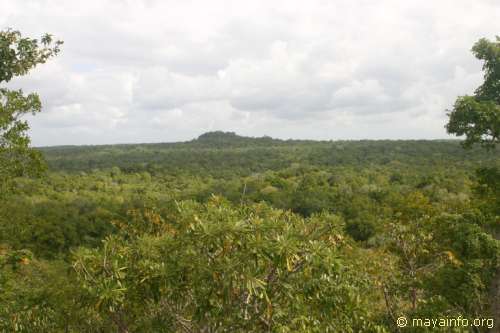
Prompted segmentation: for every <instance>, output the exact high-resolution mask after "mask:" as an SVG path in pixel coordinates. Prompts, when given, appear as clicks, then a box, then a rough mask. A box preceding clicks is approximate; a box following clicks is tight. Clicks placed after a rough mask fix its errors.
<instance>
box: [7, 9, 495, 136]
mask: <svg viewBox="0 0 500 333" xmlns="http://www.w3.org/2000/svg"><path fill="white" fill-rule="evenodd" d="M0 11H1V12H2V13H3V15H2V16H1V17H0V27H12V28H15V29H19V30H21V31H22V32H23V33H24V34H25V35H29V36H40V35H41V34H42V33H44V32H50V33H53V34H54V35H56V36H57V37H59V38H61V39H63V40H64V41H65V44H64V47H63V51H62V52H61V54H60V55H59V56H58V57H57V58H56V59H53V60H51V61H50V62H48V63H47V64H44V65H41V66H39V67H38V68H37V69H35V70H34V71H33V72H32V73H30V74H29V75H28V76H25V77H22V78H18V79H15V80H13V81H12V82H11V83H10V84H9V85H10V86H11V87H22V88H23V89H24V90H25V91H37V92H39V93H40V96H41V97H42V100H43V103H44V111H43V112H42V113H41V114H39V115H37V116H36V117H33V118H30V122H31V124H32V137H33V142H34V144H36V145H56V144H74V143H77V144H84V143H88V144H97V143H115V142H148V141H176V140H186V139H191V138H193V137H195V136H197V135H199V134H201V133H202V132H204V131H207V130H215V129H220V130H231V131H237V132H239V133H242V134H246V135H264V134H267V135H271V136H276V137H281V138H290V137H292V138H314V139H341V138H343V139H349V138H443V137H446V133H445V131H444V128H443V126H444V123H445V121H446V117H445V110H446V108H449V107H450V106H451V105H452V104H453V101H454V99H455V98H456V96H457V95H463V94H466V93H472V92H473V90H474V88H475V87H476V86H477V85H479V84H480V82H481V79H482V75H481V64H480V62H478V61H476V60H475V59H474V57H473V56H472V54H471V53H470V48H471V46H472V44H473V43H474V42H475V41H476V40H477V39H479V38H481V37H487V38H492V37H494V34H495V33H498V31H499V30H500V29H499V28H500V23H499V22H500V4H498V3H497V2H496V1H490V0H478V1H474V2H470V1H466V0H458V1H451V0H444V1H431V0H423V1H396V0H381V1H377V2H373V1H367V0H363V1H355V2H353V1H347V0H339V1H335V2H333V1H324V0H316V1H308V2H294V1H292V2H290V1H281V0H277V1H272V2H269V1H263V0H258V1H252V2H248V1H231V2H228V1H222V0H214V1H210V2H204V1H196V0H187V1H182V2H179V1H173V0H168V1H156V0H108V1H98V0H89V1H85V2H68V1H63V0H39V1H31V0H30V1H15V0H4V1H2V3H1V4H0Z"/></svg>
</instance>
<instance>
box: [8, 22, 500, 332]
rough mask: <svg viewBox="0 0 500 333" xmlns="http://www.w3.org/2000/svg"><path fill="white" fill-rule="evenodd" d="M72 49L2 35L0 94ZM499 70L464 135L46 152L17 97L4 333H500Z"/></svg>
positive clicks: (461, 104) (217, 137)
mask: <svg viewBox="0 0 500 333" xmlns="http://www.w3.org/2000/svg"><path fill="white" fill-rule="evenodd" d="M481 43H483V44H481ZM484 43H486V44H484ZM60 45H61V43H58V42H54V41H53V40H52V39H51V37H50V36H45V37H44V38H42V39H41V41H40V42H39V41H37V40H32V39H29V38H28V39H26V38H24V39H23V37H21V35H20V33H18V32H15V31H10V30H9V31H6V32H2V33H1V34H0V47H1V48H4V51H5V49H6V50H7V51H5V52H3V51H2V52H3V53H0V54H2V56H5V55H7V56H10V57H11V58H9V59H11V61H10V62H9V61H5V62H0V82H2V81H9V80H10V78H12V76H15V75H24V74H25V73H26V72H27V71H28V70H29V69H30V68H32V67H34V66H35V65H37V64H40V63H43V62H45V61H46V60H47V59H48V58H50V57H52V56H53V55H55V54H56V53H57V52H58V51H59V46H60ZM481 45H483V46H485V47H486V49H487V50H490V51H491V50H492V51H491V52H493V54H494V55H496V58H494V57H493V58H491V59H497V60H498V59H500V57H499V56H498V55H499V54H500V52H499V51H498V49H499V46H498V41H497V43H496V44H495V43H490V42H488V41H485V40H481V41H480V42H478V44H477V45H476V46H475V47H476V51H477V52H476V53H477V55H478V57H481V54H482V53H480V51H482V50H483V49H481V48H480V47H481ZM16 47H17V50H18V53H16V52H13V53H11V52H10V51H8V50H11V49H12V48H16ZM488 47H489V49H488ZM495 47H496V49H495ZM1 48H0V50H2V49H1ZM19 59H20V60H19ZM480 59H482V58H480ZM488 59H489V58H488ZM18 60H19V61H18ZM498 68H500V67H499V66H498V62H497V63H496V67H493V69H492V70H488V69H487V71H486V76H485V85H484V86H483V87H482V88H484V89H482V90H481V89H479V90H478V92H477V93H476V95H475V96H472V97H467V96H465V97H460V98H459V99H457V102H456V104H455V106H454V108H453V110H452V111H451V112H450V122H449V123H448V125H447V130H448V132H449V133H452V134H457V135H466V140H465V141H458V140H456V141H455V140H429V141H425V140H419V141H388V140H384V141H307V140H278V139H273V138H271V137H262V138H250V137H243V136H239V135H237V134H235V133H231V132H210V133H205V134H202V135H201V136H199V137H198V138H197V139H194V140H192V141H189V142H180V143H157V144H129V145H102V146H59V147H47V148H39V149H32V148H30V146H29V137H28V136H27V135H26V130H27V128H28V126H27V123H26V122H24V121H23V120H21V118H20V117H19V115H20V114H23V113H29V112H38V111H40V107H41V106H40V101H39V98H38V96H37V95H33V94H32V95H28V96H25V95H23V93H22V92H21V91H10V90H8V89H0V97H1V98H0V102H1V103H0V109H1V111H2V114H1V115H2V117H0V139H1V140H0V157H1V159H0V177H1V178H0V180H1V182H0V190H1V192H0V202H1V204H0V291H1V292H0V331H1V332H96V333H97V332H120V333H125V332H185V333H195V332H200V333H201V332H204V333H209V332H210V333H212V332H214V333H215V332H283V333H285V332H318V333H319V332H402V331H407V332H425V331H442V332H487V331H488V330H492V331H495V329H498V328H497V327H496V326H495V324H497V323H495V322H494V320H496V319H498V315H499V311H500V304H499V299H500V285H499V281H500V271H499V264H500V260H499V255H500V241H499V240H498V238H499V235H500V221H499V216H500V192H499V190H500V172H499V170H500V152H499V151H498V149H497V148H496V144H497V143H498V133H499V131H498V129H499V125H498V124H499V123H500V121H499V120H500V117H499V110H500V109H499V108H498V104H500V97H499V96H500V95H499V90H498V80H497V81H491V80H490V81H488V80H489V79H490V77H491V75H493V74H495V75H497V74H498V73H497V72H495V70H497V71H498ZM491 73H493V74H491ZM490 74H491V75H490ZM489 75H490V76H489ZM496 77H498V75H497V76H496ZM488 82H490V83H491V82H493V83H494V87H496V88H495V89H496V90H495V89H493V90H491V89H489V90H488V89H486V88H488V87H489V86H488ZM495 94H496V95H495ZM492 99H493V100H494V101H495V102H491V100H492ZM495 103H496V104H495ZM471 123H472V124H473V125H470V124H471ZM464 147H465V148H468V149H464ZM415 319H417V320H420V325H415V321H414V320H415ZM426 320H429V321H426ZM431 320H433V321H432V322H431ZM436 321H438V322H437V323H436ZM442 321H445V322H444V323H443V322H442ZM418 323H419V322H418V321H417V324H418ZM498 324H500V323H498Z"/></svg>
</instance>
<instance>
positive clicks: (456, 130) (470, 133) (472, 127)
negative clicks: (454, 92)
mask: <svg viewBox="0 0 500 333" xmlns="http://www.w3.org/2000/svg"><path fill="white" fill-rule="evenodd" d="M472 52H473V53H474V55H475V56H476V58H478V59H480V60H483V61H484V64H483V71H484V83H483V84H482V85H481V86H480V87H478V88H477V89H476V91H475V94H474V95H473V96H460V97H458V98H457V100H456V102H455V105H454V106H453V110H452V111H451V112H450V113H449V114H448V115H449V117H450V120H449V122H448V124H447V125H446V130H447V131H448V133H450V134H455V135H457V136H462V135H465V137H466V138H465V141H464V143H463V145H464V146H465V147H471V146H472V145H473V144H476V143H477V144H480V145H481V146H483V147H486V148H488V149H490V148H494V147H495V145H496V144H497V143H498V141H499V140H500V37H498V36H497V37H496V41H489V40H487V39H484V38H483V39H480V40H479V41H478V42H477V43H476V44H474V47H473V48H472Z"/></svg>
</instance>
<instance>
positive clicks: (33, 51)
mask: <svg viewBox="0 0 500 333" xmlns="http://www.w3.org/2000/svg"><path fill="white" fill-rule="evenodd" d="M61 44H62V42H61V41H54V40H53V39H52V36H51V35H48V34H46V35H44V36H43V37H42V38H41V39H40V40H38V39H32V38H28V37H23V36H22V35H21V33H20V32H19V31H15V30H10V29H8V30H4V31H0V193H4V192H5V188H6V186H7V185H8V183H9V181H10V179H11V178H12V177H16V176H22V175H30V174H36V173H38V172H39V171H41V170H42V169H43V163H42V159H41V156H40V153H39V152H38V151H36V150H33V149H32V148H30V138H29V137H28V135H27V133H26V132H27V130H28V129H29V126H28V123H27V121H25V120H22V116H24V115H26V114H28V113H31V114H35V113H37V112H40V111H41V107H42V104H41V102H40V98H39V96H38V95H37V94H36V93H30V94H27V95H25V94H24V93H23V91H22V90H9V89H7V88H5V87H2V86H1V84H2V83H7V82H9V81H10V80H11V79H12V78H14V77H16V76H22V75H25V74H27V73H28V72H29V71H30V70H31V69H32V68H34V67H35V66H36V65H38V64H42V63H45V62H46V61H47V60H48V59H49V58H51V57H53V56H55V55H56V54H57V53H58V52H59V47H60V46H61Z"/></svg>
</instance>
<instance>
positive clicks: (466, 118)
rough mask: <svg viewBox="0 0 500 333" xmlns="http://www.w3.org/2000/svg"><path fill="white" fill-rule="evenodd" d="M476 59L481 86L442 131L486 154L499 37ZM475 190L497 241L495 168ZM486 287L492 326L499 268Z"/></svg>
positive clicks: (495, 115) (496, 123) (498, 138)
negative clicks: (479, 64)
mask: <svg viewBox="0 0 500 333" xmlns="http://www.w3.org/2000/svg"><path fill="white" fill-rule="evenodd" d="M472 52H473V53H474V55H475V56H476V58H478V59H480V60H483V61H484V63H483V71H484V82H483V84H482V85H481V86H479V87H478V88H477V89H476V91H475V93H474V95H473V96H461V97H459V98H457V100H456V102H455V105H454V107H453V110H452V111H451V112H450V113H449V114H448V115H449V117H450V120H449V122H448V124H447V125H446V130H447V131H448V133H450V134H455V135H457V136H462V135H465V137H466V138H465V141H464V142H463V146H464V147H465V148H470V147H471V146H472V145H474V144H479V145H481V146H482V147H485V148H486V149H488V150H493V149H495V147H496V145H497V144H498V143H499V142H500V37H499V36H497V37H496V40H495V41H489V40H487V39H484V38H482V39H480V40H479V41H478V42H477V43H476V44H474V46H473V47H472ZM476 175H477V186H476V198H475V205H476V206H477V207H478V208H479V210H480V211H481V214H482V215H483V216H484V219H485V220H486V221H488V222H487V224H488V225H489V227H490V228H491V229H492V230H493V233H494V236H495V238H496V239H497V240H498V239H500V219H499V215H498V214H499V213H500V192H499V189H500V177H499V175H500V170H499V168H498V167H497V166H492V167H486V168H481V169H479V170H477V171H476ZM496 265H497V269H496V273H495V274H494V276H493V278H492V281H491V286H490V312H491V314H492V315H493V316H494V320H495V322H496V323H498V322H500V268H499V267H498V262H497V264H496Z"/></svg>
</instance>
